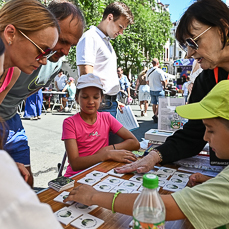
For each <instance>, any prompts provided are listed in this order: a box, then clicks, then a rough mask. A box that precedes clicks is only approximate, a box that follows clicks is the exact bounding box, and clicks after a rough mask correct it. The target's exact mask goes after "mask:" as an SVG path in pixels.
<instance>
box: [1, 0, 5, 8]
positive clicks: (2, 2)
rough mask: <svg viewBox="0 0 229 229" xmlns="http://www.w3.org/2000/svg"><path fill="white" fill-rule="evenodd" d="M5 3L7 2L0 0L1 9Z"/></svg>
mask: <svg viewBox="0 0 229 229" xmlns="http://www.w3.org/2000/svg"><path fill="white" fill-rule="evenodd" d="M5 2H6V1H5V0H0V8H1V7H2V6H3V5H4V3H5Z"/></svg>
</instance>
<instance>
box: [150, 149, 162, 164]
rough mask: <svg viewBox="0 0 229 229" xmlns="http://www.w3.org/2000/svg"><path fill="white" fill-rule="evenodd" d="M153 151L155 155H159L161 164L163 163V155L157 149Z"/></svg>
mask: <svg viewBox="0 0 229 229" xmlns="http://www.w3.org/2000/svg"><path fill="white" fill-rule="evenodd" d="M152 151H154V152H155V153H157V155H158V156H159V157H160V161H159V163H160V162H162V161H163V157H162V155H161V153H160V152H159V151H158V150H157V149H152Z"/></svg>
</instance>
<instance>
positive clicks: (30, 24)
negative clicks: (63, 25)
mask: <svg viewBox="0 0 229 229" xmlns="http://www.w3.org/2000/svg"><path fill="white" fill-rule="evenodd" d="M9 24H12V25H14V26H15V27H16V28H17V29H20V30H22V31H23V32H25V33H26V34H28V33H30V32H35V31H39V30H42V29H46V28H47V27H56V28H57V29H58V31H60V29H59V25H58V22H57V19H56V18H55V17H54V15H53V14H52V13H51V12H50V11H49V10H48V9H46V8H45V6H44V5H42V4H41V3H40V2H39V1H37V0H10V1H8V2H7V3H5V4H4V5H3V7H2V8H1V9H0V32H1V33H2V32H3V31H4V29H5V27H6V26H7V25H9Z"/></svg>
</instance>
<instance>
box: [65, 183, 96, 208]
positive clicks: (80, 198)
mask: <svg viewBox="0 0 229 229" xmlns="http://www.w3.org/2000/svg"><path fill="white" fill-rule="evenodd" d="M96 193H98V191H97V190H95V189H94V188H93V187H91V186H90V185H86V184H84V185H80V186H78V187H75V188H74V189H73V190H72V191H71V192H70V193H69V196H68V197H67V198H66V199H65V200H64V202H67V201H75V202H79V203H81V204H85V205H87V206H91V205H93V201H92V199H93V198H92V197H93V195H95V194H96Z"/></svg>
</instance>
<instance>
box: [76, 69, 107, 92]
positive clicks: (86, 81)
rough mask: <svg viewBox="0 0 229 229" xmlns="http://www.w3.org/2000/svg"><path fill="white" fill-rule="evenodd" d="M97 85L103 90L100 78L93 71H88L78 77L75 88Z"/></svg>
mask: <svg viewBox="0 0 229 229" xmlns="http://www.w3.org/2000/svg"><path fill="white" fill-rule="evenodd" d="M85 87H97V88H100V89H102V90H103V84H102V82H101V80H100V78H99V77H98V76H96V75H94V74H93V73H88V74H86V75H82V76H80V77H79V79H78V82H77V85H76V88H77V89H82V88H85Z"/></svg>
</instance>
